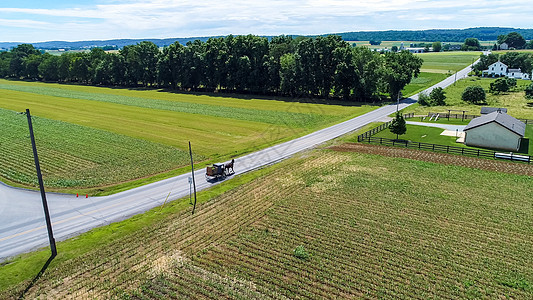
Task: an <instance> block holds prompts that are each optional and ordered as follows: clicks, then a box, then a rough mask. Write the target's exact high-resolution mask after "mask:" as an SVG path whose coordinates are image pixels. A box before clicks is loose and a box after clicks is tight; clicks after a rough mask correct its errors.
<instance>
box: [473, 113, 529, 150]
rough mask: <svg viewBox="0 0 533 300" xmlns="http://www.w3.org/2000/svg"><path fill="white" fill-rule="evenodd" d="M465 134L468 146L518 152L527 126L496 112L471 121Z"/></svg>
mask: <svg viewBox="0 0 533 300" xmlns="http://www.w3.org/2000/svg"><path fill="white" fill-rule="evenodd" d="M464 132H465V144H466V145H467V146H475V147H484V148H492V149H501V150H508V151H517V150H518V149H519V148H520V141H521V140H522V138H523V137H524V134H525V132H526V124H524V123H523V122H521V121H519V120H517V119H515V118H513V117H511V116H510V115H508V114H506V113H504V112H501V111H495V112H492V113H490V114H486V115H483V116H481V117H478V118H475V119H473V120H472V121H470V123H468V125H467V126H466V127H465V129H464Z"/></svg>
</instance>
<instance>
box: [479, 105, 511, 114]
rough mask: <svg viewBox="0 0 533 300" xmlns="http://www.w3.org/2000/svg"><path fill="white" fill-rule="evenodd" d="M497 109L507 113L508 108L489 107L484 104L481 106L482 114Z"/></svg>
mask: <svg viewBox="0 0 533 300" xmlns="http://www.w3.org/2000/svg"><path fill="white" fill-rule="evenodd" d="M495 111H501V112H504V113H507V108H503V107H487V106H484V107H482V108H481V114H482V115H486V114H490V113H491V112H495Z"/></svg>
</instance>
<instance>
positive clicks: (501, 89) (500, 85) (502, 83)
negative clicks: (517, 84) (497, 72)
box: [489, 77, 511, 94]
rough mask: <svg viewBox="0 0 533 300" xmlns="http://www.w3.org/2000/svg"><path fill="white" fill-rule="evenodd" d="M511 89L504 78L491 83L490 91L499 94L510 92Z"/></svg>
mask: <svg viewBox="0 0 533 300" xmlns="http://www.w3.org/2000/svg"><path fill="white" fill-rule="evenodd" d="M510 88H511V87H510V86H509V81H507V78H505V77H502V78H498V79H496V80H495V81H493V82H491V83H490V88H489V91H490V92H491V93H494V94H499V93H505V92H508V91H509V89H510Z"/></svg>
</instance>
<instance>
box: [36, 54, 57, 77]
mask: <svg viewBox="0 0 533 300" xmlns="http://www.w3.org/2000/svg"><path fill="white" fill-rule="evenodd" d="M59 60H60V57H59V56H55V55H50V54H48V53H45V54H43V59H42V62H41V63H40V64H39V67H38V71H39V76H40V77H42V78H43V80H45V81H58V80H59Z"/></svg>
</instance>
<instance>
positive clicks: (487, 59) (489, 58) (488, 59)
mask: <svg viewBox="0 0 533 300" xmlns="http://www.w3.org/2000/svg"><path fill="white" fill-rule="evenodd" d="M499 57H500V56H499V55H498V54H493V53H490V54H489V55H484V54H481V55H480V57H479V62H478V63H477V64H476V65H474V71H476V73H478V74H479V75H481V72H482V71H484V70H487V69H488V68H489V66H490V65H492V64H493V63H495V62H497V61H498V60H499Z"/></svg>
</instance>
